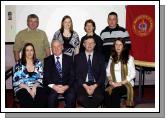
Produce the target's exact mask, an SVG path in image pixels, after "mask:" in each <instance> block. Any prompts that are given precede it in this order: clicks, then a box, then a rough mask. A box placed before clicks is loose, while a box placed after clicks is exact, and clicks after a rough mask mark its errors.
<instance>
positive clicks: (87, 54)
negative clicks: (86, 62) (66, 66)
mask: <svg viewBox="0 0 167 120" xmlns="http://www.w3.org/2000/svg"><path fill="white" fill-rule="evenodd" d="M93 53H94V52H91V53H88V52H86V51H85V54H86V57H87V58H88V56H89V55H91V57H92V56H93Z"/></svg>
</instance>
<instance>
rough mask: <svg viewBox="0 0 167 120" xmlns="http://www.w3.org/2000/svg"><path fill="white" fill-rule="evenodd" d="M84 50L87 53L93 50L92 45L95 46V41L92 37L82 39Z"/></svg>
mask: <svg viewBox="0 0 167 120" xmlns="http://www.w3.org/2000/svg"><path fill="white" fill-rule="evenodd" d="M83 45H84V47H85V50H86V51H87V52H89V53H91V52H93V50H94V47H95V45H96V44H95V41H94V39H93V38H88V39H87V40H85V41H84V43H83Z"/></svg>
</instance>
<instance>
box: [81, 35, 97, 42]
mask: <svg viewBox="0 0 167 120" xmlns="http://www.w3.org/2000/svg"><path fill="white" fill-rule="evenodd" d="M87 39H93V40H94V42H95V39H94V37H93V36H91V35H89V36H86V37H85V39H84V41H83V42H85V40H87ZM95 43H96V42H95Z"/></svg>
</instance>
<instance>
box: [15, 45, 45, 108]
mask: <svg viewBox="0 0 167 120" xmlns="http://www.w3.org/2000/svg"><path fill="white" fill-rule="evenodd" d="M42 79H43V67H42V63H41V61H39V60H38V59H36V54H35V49H34V46H33V44H31V43H27V44H25V46H24V48H23V51H22V57H21V59H20V60H19V62H18V63H17V64H16V65H15V68H14V76H13V87H14V91H15V95H16V97H17V99H18V100H19V102H20V106H21V107H23V108H32V107H45V106H46V103H47V101H46V100H47V98H46V97H45V96H46V95H45V91H44V89H43V87H42Z"/></svg>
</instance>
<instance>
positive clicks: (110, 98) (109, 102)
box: [104, 85, 127, 108]
mask: <svg viewBox="0 0 167 120" xmlns="http://www.w3.org/2000/svg"><path fill="white" fill-rule="evenodd" d="M126 94H127V89H126V87H125V86H124V85H122V86H120V87H116V88H114V89H113V90H112V93H111V95H109V93H108V92H105V100H104V101H105V107H107V108H120V102H121V97H122V96H123V95H126Z"/></svg>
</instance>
